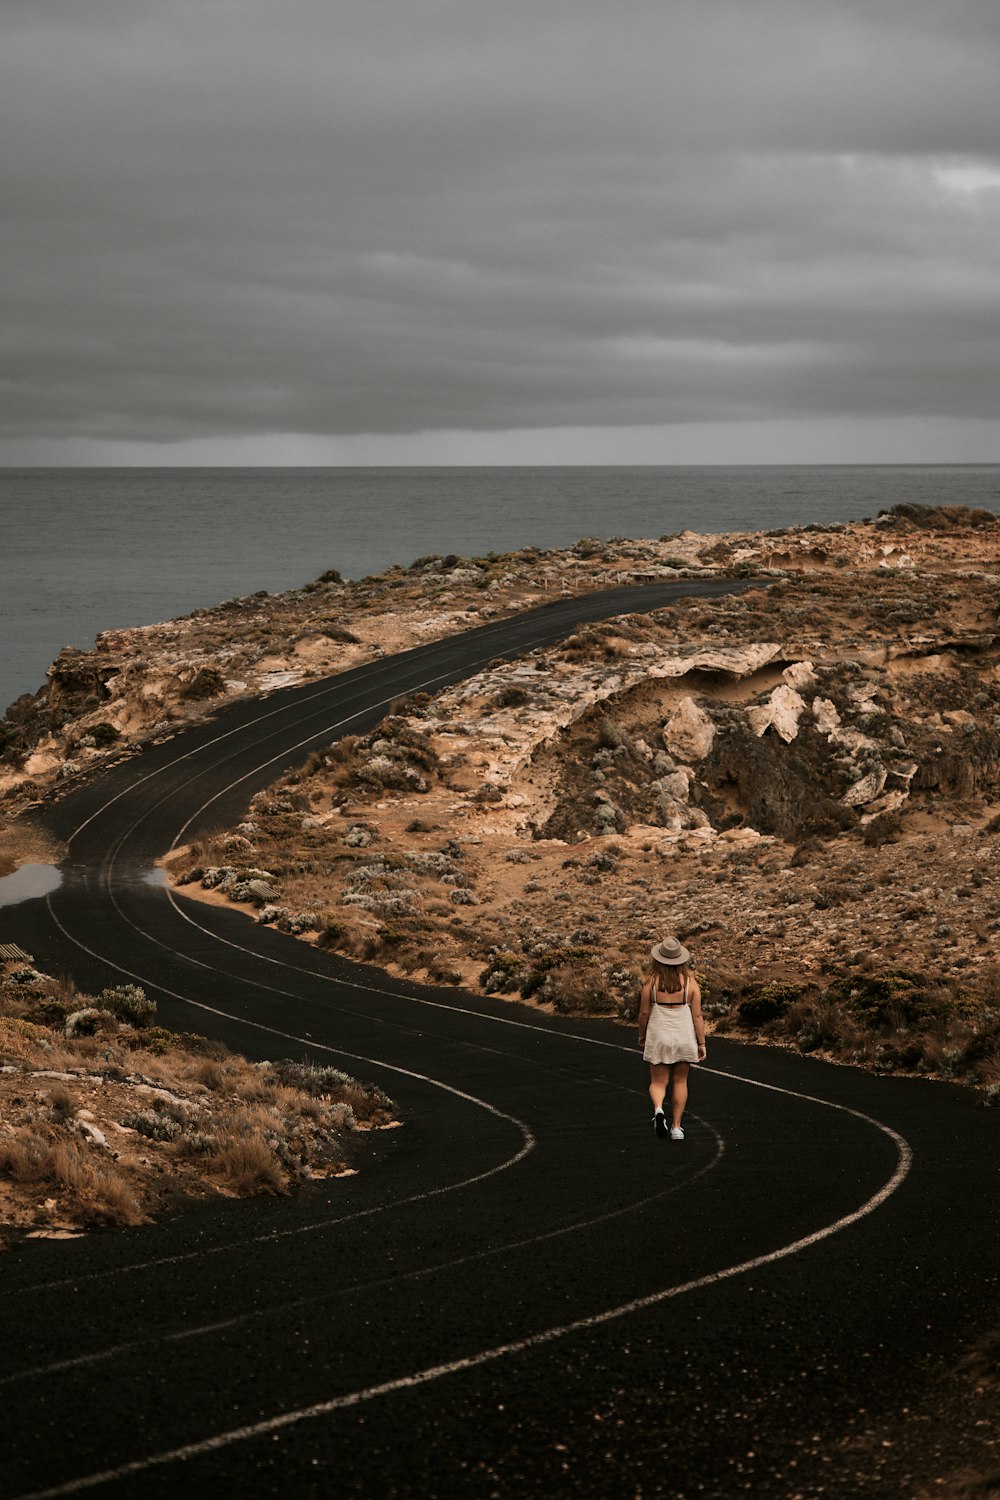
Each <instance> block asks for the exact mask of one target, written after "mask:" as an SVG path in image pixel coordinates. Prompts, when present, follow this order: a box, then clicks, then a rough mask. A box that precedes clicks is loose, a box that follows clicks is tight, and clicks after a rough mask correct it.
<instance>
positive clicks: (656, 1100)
mask: <svg viewBox="0 0 1000 1500" xmlns="http://www.w3.org/2000/svg"><path fill="white" fill-rule="evenodd" d="M669 1077H670V1069H669V1068H668V1066H667V1064H666V1063H650V1065H649V1097H650V1099H652V1101H653V1110H654V1113H655V1111H656V1110H658V1109H662V1108H663V1100H664V1098H665V1096H666V1092H667V1079H668V1078H669Z"/></svg>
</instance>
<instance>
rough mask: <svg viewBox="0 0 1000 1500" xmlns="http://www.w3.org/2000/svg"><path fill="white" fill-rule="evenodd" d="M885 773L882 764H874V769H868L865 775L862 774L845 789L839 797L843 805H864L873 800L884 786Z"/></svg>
mask: <svg viewBox="0 0 1000 1500" xmlns="http://www.w3.org/2000/svg"><path fill="white" fill-rule="evenodd" d="M887 774H888V773H887V771H886V769H885V767H884V766H876V767H875V769H874V770H872V771H869V772H868V774H867V775H866V776H862V778H861V780H860V781H856V782H855V783H854V785H853V786H852V787H849V788H848V789H847V791H846V792H845V793H844V795H843V797H841V799H840V800H841V802H843V804H844V806H845V807H864V806H865V804H866V803H869V802H874V801H875V798H876V797H878V796H879V795H880V794H881V792H882V788H883V787H884V786H885V783H886V776H887Z"/></svg>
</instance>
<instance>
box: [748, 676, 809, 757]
mask: <svg viewBox="0 0 1000 1500" xmlns="http://www.w3.org/2000/svg"><path fill="white" fill-rule="evenodd" d="M805 707H806V705H805V700H804V699H803V698H800V697H799V695H798V693H797V692H796V691H795V689H794V688H792V687H789V686H788V685H787V683H782V684H781V686H780V687H776V688H775V689H774V692H773V693H772V694H771V696H770V698H769V699H768V700H767V702H766V703H763V704H755V705H754V706H753V707H752V708H748V709H747V718H748V719H749V721H750V728H751V729H752V730H753V732H754V734H755V735H756V736H757V738H758V739H760V737H761V735H762V734H764V732H765V731H766V730H768V729H773V730H774V732H775V734H778V735H780V736H781V738H782V739H783V740H784V741H785V744H786V745H789V744H791V742H792V740H794V738H795V736H796V735H797V734H798V732H799V719H800V718H801V717H802V715H803V713H804V712H805Z"/></svg>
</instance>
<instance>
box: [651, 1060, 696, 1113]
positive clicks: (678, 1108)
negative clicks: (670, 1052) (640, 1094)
mask: <svg viewBox="0 0 1000 1500" xmlns="http://www.w3.org/2000/svg"><path fill="white" fill-rule="evenodd" d="M690 1066H691V1064H690V1063H686V1062H678V1063H673V1064H671V1068H670V1078H671V1083H672V1084H673V1087H672V1088H671V1090H670V1106H671V1113H672V1116H673V1118H672V1119H671V1122H670V1123H671V1124H672V1125H679V1124H680V1123H681V1117H682V1115H683V1114H684V1111H685V1109H686V1108H687V1102H688V1069H689V1068H690ZM650 1092H652V1089H650Z"/></svg>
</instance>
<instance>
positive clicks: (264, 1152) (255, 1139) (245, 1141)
mask: <svg viewBox="0 0 1000 1500" xmlns="http://www.w3.org/2000/svg"><path fill="white" fill-rule="evenodd" d="M211 1171H212V1173H213V1175H214V1176H216V1177H218V1178H219V1179H220V1180H221V1181H222V1182H224V1183H225V1184H226V1186H227V1187H228V1188H230V1189H231V1190H232V1191H233V1192H234V1193H236V1194H238V1195H239V1196H241V1197H243V1196H249V1195H252V1194H258V1193H284V1192H286V1191H287V1187H288V1174H287V1172H286V1171H285V1169H284V1168H283V1167H282V1165H281V1162H280V1161H279V1160H278V1158H277V1156H276V1155H275V1153H274V1151H273V1149H272V1148H271V1147H270V1146H269V1145H268V1143H267V1141H266V1140H265V1139H264V1137H263V1136H262V1135H259V1134H257V1133H254V1134H252V1135H247V1136H237V1135H233V1136H232V1137H231V1138H230V1139H229V1140H228V1141H226V1142H224V1143H222V1144H220V1147H219V1150H218V1152H217V1154H216V1155H215V1156H213V1157H212V1159H211Z"/></svg>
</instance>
